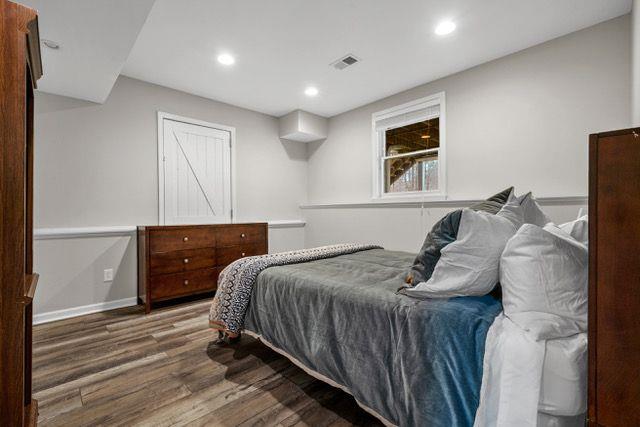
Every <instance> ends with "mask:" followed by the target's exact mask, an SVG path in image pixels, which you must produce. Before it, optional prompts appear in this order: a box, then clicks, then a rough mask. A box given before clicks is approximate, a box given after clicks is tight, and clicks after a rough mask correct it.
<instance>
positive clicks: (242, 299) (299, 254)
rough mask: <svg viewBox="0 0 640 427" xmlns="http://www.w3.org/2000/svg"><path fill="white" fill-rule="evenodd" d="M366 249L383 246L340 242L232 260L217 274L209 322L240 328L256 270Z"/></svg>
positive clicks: (216, 326)
mask: <svg viewBox="0 0 640 427" xmlns="http://www.w3.org/2000/svg"><path fill="white" fill-rule="evenodd" d="M369 249H382V248H381V247H380V246H377V245H357V244H340V245H331V246H322V247H319V248H313V249H301V250H298V251H291V252H281V253H276V254H269V255H260V256H252V257H246V258H241V259H239V260H237V261H234V262H233V263H231V264H229V265H228V266H227V267H226V268H225V269H224V270H222V273H220V277H219V278H218V290H217V291H216V295H215V297H214V298H213V304H212V305H211V311H210V312H209V326H210V327H211V328H213V329H217V330H219V331H224V332H227V333H229V334H230V335H233V336H237V335H238V334H239V333H240V331H242V329H243V327H244V317H245V314H246V312H247V307H248V306H249V302H250V301H251V291H252V290H253V285H254V284H255V283H256V279H257V277H258V274H260V272H261V271H262V270H264V269H266V268H269V267H273V266H277V265H288V264H297V263H301V262H307V261H315V260H319V259H324V258H331V257H335V256H338V255H346V254H352V253H354V252H360V251H366V250H369Z"/></svg>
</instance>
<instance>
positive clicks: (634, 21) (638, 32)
mask: <svg viewBox="0 0 640 427" xmlns="http://www.w3.org/2000/svg"><path fill="white" fill-rule="evenodd" d="M632 7H633V9H632V11H631V57H632V61H633V62H632V65H631V73H632V78H631V80H632V85H633V87H632V93H631V97H632V99H631V102H632V105H631V114H632V117H631V121H632V125H633V126H640V0H633V6H632Z"/></svg>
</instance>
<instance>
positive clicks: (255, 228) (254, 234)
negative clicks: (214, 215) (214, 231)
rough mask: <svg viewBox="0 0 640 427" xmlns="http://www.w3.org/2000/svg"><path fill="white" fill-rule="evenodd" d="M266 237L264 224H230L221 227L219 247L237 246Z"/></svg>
mask: <svg viewBox="0 0 640 427" xmlns="http://www.w3.org/2000/svg"><path fill="white" fill-rule="evenodd" d="M265 239H266V228H265V227H264V226H263V225H230V226H228V227H224V228H220V229H219V230H218V235H217V244H218V247H221V246H236V245H242V244H245V243H259V242H263V241H264V240H265Z"/></svg>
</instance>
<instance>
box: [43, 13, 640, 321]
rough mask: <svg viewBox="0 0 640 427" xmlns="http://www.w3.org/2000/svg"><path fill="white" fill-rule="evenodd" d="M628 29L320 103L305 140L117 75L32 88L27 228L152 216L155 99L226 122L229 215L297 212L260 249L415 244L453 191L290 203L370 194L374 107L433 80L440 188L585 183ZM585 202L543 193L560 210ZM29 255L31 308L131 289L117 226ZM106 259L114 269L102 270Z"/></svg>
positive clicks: (581, 35) (566, 192)
mask: <svg viewBox="0 0 640 427" xmlns="http://www.w3.org/2000/svg"><path fill="white" fill-rule="evenodd" d="M636 3H637V0H636ZM636 34H637V33H636ZM630 42H631V26H630V17H629V16H624V17H621V18H617V19H614V20H611V21H608V22H605V23H602V24H599V25H597V26H594V27H591V28H587V29H585V30H582V31H579V32H576V33H573V34H570V35H567V36H564V37H562V38H559V39H556V40H553V41H550V42H548V43H545V44H543V45H539V46H535V47H532V48H530V49H527V50H524V51H522V52H519V53H516V54H513V55H510V56H507V57H505V58H501V59H498V60H496V61H492V62H489V63H487V64H484V65H481V66H478V67H475V68H473V69H470V70H467V71H464V72H461V73H458V74H456V75H453V76H450V77H447V78H444V79H441V80H438V81H435V82H432V83H429V84H425V85H422V86H419V87H416V88H414V89H411V90H408V91H406V92H402V93H399V94H397V95H393V96H391V97H388V98H385V99H382V100H380V101H377V102H375V103H372V104H369V105H366V106H364V107H361V108H358V109H355V110H352V111H349V112H346V113H344V114H341V115H338V116H335V117H332V118H331V119H330V120H329V136H328V138H327V139H326V140H325V141H322V142H318V143H312V144H309V145H305V144H301V143H294V142H283V141H281V140H280V139H279V138H278V123H277V119H276V118H273V117H270V116H266V115H264V114H259V113H256V112H252V111H249V110H245V109H241V108H237V107H233V106H230V105H226V104H222V103H218V102H215V101H211V100H207V99H203V98H199V97H196V96H192V95H188V94H185V93H182V92H178V91H175V90H171V89H167V88H163V87H160V86H155V85H152V84H148V83H144V82H141V81H137V80H133V79H129V78H125V77H121V78H119V79H118V82H117V84H116V86H115V88H114V90H113V92H112V93H111V95H110V97H109V99H108V100H107V102H106V103H105V104H104V105H97V104H92V103H88V102H83V101H77V100H73V99H70V98H64V97H60V96H54V95H46V94H38V95H37V99H36V106H37V111H36V144H37V147H36V150H37V151H36V168H35V169H36V195H35V200H36V205H35V223H36V227H40V228H42V227H44V228H56V227H84V226H114V225H137V224H154V223H156V222H157V220H158V217H157V209H158V208H157V157H156V156H157V148H156V129H157V124H156V111H158V110H161V111H165V112H169V113H174V114H178V115H182V116H188V117H193V118H196V119H201V120H206V121H210V122H215V123H220V124H224V125H229V126H235V127H236V128H237V144H238V145H237V163H236V164H237V169H238V171H237V179H238V181H237V196H238V212H237V214H238V219H239V220H289V219H298V218H300V217H303V218H305V219H306V221H307V226H306V227H305V228H304V229H303V228H286V229H274V230H270V250H271V251H280V250H285V249H292V248H297V247H301V246H305V245H306V246H317V245H320V244H326V243H334V242H342V241H357V242H377V243H381V244H383V245H384V246H386V247H387V248H389V249H401V250H407V251H416V250H417V248H418V247H419V245H420V244H421V242H422V240H423V238H424V234H425V232H426V231H427V230H428V229H429V228H430V227H431V226H432V224H433V223H434V222H435V221H437V220H438V219H439V218H440V217H442V215H444V213H445V212H447V211H449V210H451V209H453V208H454V207H455V206H457V205H456V202H453V203H450V204H449V205H447V206H446V207H443V206H440V205H430V204H426V205H425V206H424V208H421V207H415V206H413V207H406V206H405V207H375V208H370V207H366V208H362V207H351V208H341V207H331V208H325V209H319V208H314V207H313V206H311V207H309V208H306V209H304V210H302V211H300V210H299V205H300V204H304V203H305V201H307V200H308V201H309V202H310V203H311V204H313V203H333V202H348V203H355V202H368V201H369V200H370V197H371V153H372V146H371V144H372V142H371V114H372V113H374V112H376V111H380V110H383V109H385V108H389V107H392V106H395V105H398V104H401V103H404V102H407V101H411V100H414V99H417V98H420V97H423V96H427V95H430V94H433V93H436V92H439V91H445V92H446V97H447V137H448V139H447V144H448V147H447V150H448V181H449V188H448V193H449V199H451V200H462V199H477V198H480V197H484V196H488V195H490V194H493V193H494V192H496V191H498V190H501V189H502V188H504V187H506V186H508V185H515V186H516V188H517V189H518V190H519V192H520V193H522V192H524V191H527V190H533V191H534V193H535V194H536V195H537V196H541V197H550V196H563V197H564V196H585V195H586V194H587V169H588V168H587V135H588V133H590V132H595V131H602V130H609V129H615V128H621V127H627V126H628V125H629V122H630V120H631V105H632V97H631V95H630V94H631V54H630V52H631V43H630ZM635 46H638V45H637V44H636V45H635ZM634 49H635V48H634ZM635 50H636V51H637V49H635ZM636 70H637V69H636ZM636 74H637V71H636ZM634 99H640V98H634ZM464 204H465V203H464V202H460V203H459V205H460V206H464ZM583 204H584V199H582V200H577V201H575V200H574V201H567V202H566V203H564V202H563V203H554V204H552V205H545V206H544V208H545V210H547V211H548V213H549V215H550V216H551V217H552V218H553V219H554V220H556V221H557V222H562V221H564V220H568V219H570V218H572V217H574V216H575V215H577V212H578V209H579V208H580V207H581V206H583ZM35 256H36V259H35V261H36V269H37V270H38V272H39V273H41V277H42V279H41V285H40V286H39V288H38V293H37V295H36V302H35V311H36V314H40V315H42V314H43V313H47V312H51V311H56V310H68V309H73V308H74V307H79V306H91V305H92V304H94V305H95V304H97V305H98V306H100V305H101V304H105V303H107V304H111V303H114V304H118V303H119V302H122V301H124V302H125V303H127V301H130V300H131V299H132V298H134V297H135V286H136V285H135V283H136V278H135V271H136V262H135V238H134V237H132V236H131V235H128V234H126V233H125V234H124V235H118V236H109V237H74V238H67V239H59V238H57V239H53V240H37V241H36V245H35ZM105 268H114V269H115V271H116V275H115V280H114V281H113V282H111V283H104V282H103V281H102V274H103V270H104V269H105Z"/></svg>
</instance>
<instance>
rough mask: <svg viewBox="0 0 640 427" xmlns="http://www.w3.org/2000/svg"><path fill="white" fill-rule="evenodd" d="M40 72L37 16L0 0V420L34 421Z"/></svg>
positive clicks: (14, 422) (6, 422)
mask: <svg viewBox="0 0 640 427" xmlns="http://www.w3.org/2000/svg"><path fill="white" fill-rule="evenodd" d="M41 75H42V65H41V63H40V39H39V37H38V16H37V14H36V12H35V11H34V10H33V9H29V8H27V7H24V6H21V5H19V4H16V3H13V2H10V1H6V0H0V87H1V88H2V90H0V162H1V165H0V206H1V207H2V215H0V217H2V221H1V223H0V425H2V426H5V425H6V426H18V427H22V426H30V425H36V422H37V417H38V409H37V407H38V405H37V402H36V401H35V400H34V399H32V398H31V344H32V334H31V332H32V330H31V328H32V323H33V320H32V317H33V309H32V302H33V297H34V293H35V289H36V283H37V281H38V275H37V274H35V273H34V272H33V103H34V97H33V90H34V88H35V86H36V81H37V80H38V79H39V78H40V76H41Z"/></svg>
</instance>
